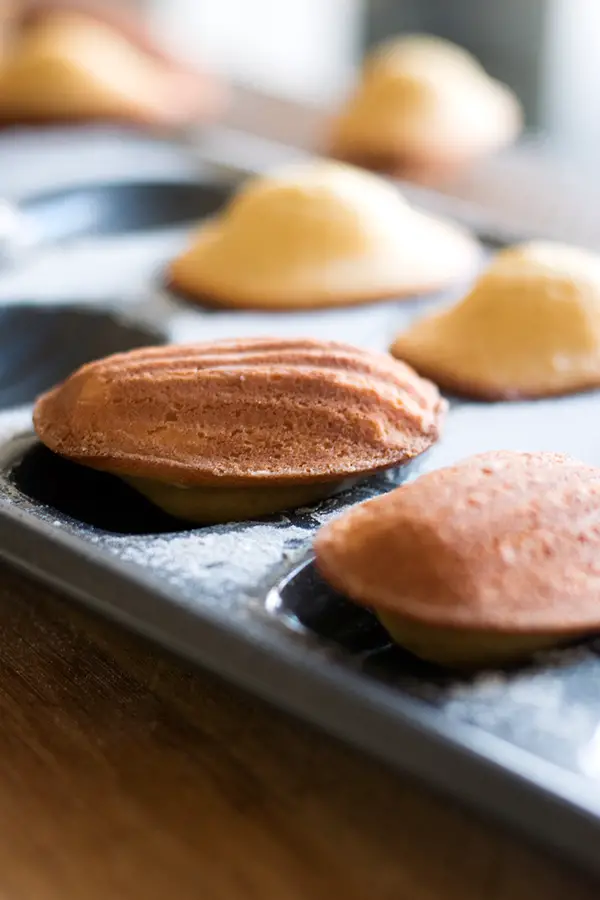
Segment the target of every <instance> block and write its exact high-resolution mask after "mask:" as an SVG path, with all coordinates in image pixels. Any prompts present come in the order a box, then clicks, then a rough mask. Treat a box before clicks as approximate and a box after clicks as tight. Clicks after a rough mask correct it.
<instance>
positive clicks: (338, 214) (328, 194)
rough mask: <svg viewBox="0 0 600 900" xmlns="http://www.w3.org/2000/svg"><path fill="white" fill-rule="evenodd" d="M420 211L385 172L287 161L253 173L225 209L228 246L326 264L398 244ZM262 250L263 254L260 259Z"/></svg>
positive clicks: (272, 261) (284, 263)
mask: <svg viewBox="0 0 600 900" xmlns="http://www.w3.org/2000/svg"><path fill="white" fill-rule="evenodd" d="M412 217H413V213H412V210H411V208H410V207H409V206H408V204H407V203H406V202H405V201H404V199H403V197H402V196H401V194H400V192H399V191H398V190H397V189H396V188H395V187H394V186H393V185H392V184H389V183H387V182H385V181H384V180H383V179H381V178H378V177H376V176H375V175H371V174H369V173H367V172H362V171H361V170H360V169H355V168H354V167H352V166H347V165H343V164H341V163H328V162H323V163H318V164H314V163H308V164H306V165H294V166H289V167H286V168H284V169H282V170H280V171H279V172H275V173H273V174H271V175H269V176H267V177H262V178H256V179H253V180H252V181H251V182H249V183H248V185H247V186H246V187H245V188H243V189H242V190H241V191H240V193H239V194H238V195H237V197H236V198H235V199H234V200H233V202H232V203H231V205H230V207H229V209H228V210H226V212H225V213H224V215H223V217H222V221H221V226H222V236H223V244H222V252H223V253H224V254H226V255H228V256H230V254H232V253H233V254H234V257H235V258H238V256H243V259H244V265H246V266H248V265H249V264H250V261H251V260H253V259H254V260H255V261H256V264H260V260H261V259H262V258H266V259H267V260H268V261H269V265H270V266H274V267H277V266H281V267H289V266H290V264H293V263H296V264H298V265H305V264H309V265H315V264H316V265H322V264H327V263H332V262H335V260H336V259H338V258H345V257H348V256H350V257H356V256H360V255H362V254H364V253H365V252H368V251H370V250H371V249H372V248H374V249H375V250H376V251H377V252H379V251H380V250H381V242H382V241H383V242H384V246H388V245H389V244H390V241H391V239H393V240H394V243H395V244H397V241H398V229H400V230H405V229H406V228H409V227H410V220H411V219H412ZM257 254H258V259H257Z"/></svg>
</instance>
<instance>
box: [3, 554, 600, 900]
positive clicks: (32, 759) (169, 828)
mask: <svg viewBox="0 0 600 900" xmlns="http://www.w3.org/2000/svg"><path fill="white" fill-rule="evenodd" d="M0 584H1V587H0V641H1V652H0V668H1V675H0V723H1V729H0V760H1V764H0V897H1V898H2V900H130V898H131V900H134V898H135V900H138V898H139V900H142V898H143V900H155V898H167V897H168V898H171V897H173V898H177V900H188V898H189V900H197V898H202V900H238V898H239V900H254V898H256V900H300V898H302V900H308V898H310V900H321V898H323V900H337V898H338V897H340V898H344V900H365V898H369V900H381V898H386V900H387V898H389V900H392V898H393V900H405V898H406V900H475V898H477V900H531V898H537V897H539V898H540V900H562V898H567V897H568V898H569V900H588V898H589V900H592V898H596V897H597V896H598V892H597V889H596V888H594V887H593V886H591V885H590V884H587V883H586V882H585V880H584V879H583V878H582V877H580V876H579V875H578V874H576V873H574V872H573V871H571V870H569V869H567V868H566V867H564V866H562V865H559V864H558V863H555V862H553V861H551V860H550V858H547V857H545V856H544V855H542V854H541V853H539V852H538V851H534V850H533V849H532V848H530V847H529V846H527V845H525V844H524V843H523V842H522V841H521V840H520V839H518V838H516V837H512V836H510V835H507V834H506V833H504V832H503V831H501V830H499V829H496V828H495V827H493V826H491V825H489V824H488V823H482V822H481V821H479V820H477V819H476V818H475V817H472V816H471V815H470V814H468V813H465V812H463V811H462V810H460V809H458V808H457V807H455V806H454V805H451V804H450V803H448V802H446V801H445V800H441V799H439V798H437V797H434V796H433V795H431V794H430V793H429V792H428V791H427V790H426V789H425V788H424V787H422V786H420V785H417V784H415V783H413V782H411V781H409V780H408V779H406V778H401V777H399V776H398V775H396V774H395V773H393V772H391V771H388V770H386V769H384V768H382V767H381V766H379V765H377V764H376V763H374V762H373V761H371V760H370V759H368V758H366V757H363V756H362V755H360V754H358V753H355V752H353V751H350V750H348V749H346V748H344V747H343V746H341V745H339V744H338V743H336V742H334V741H333V740H330V739H329V738H327V737H325V736H323V735H321V734H320V733H316V732H315V731H313V730H311V729H309V728H308V727H307V726H305V725H303V724H302V723H299V722H296V721H293V720H291V719H290V718H288V717H286V716H284V715H282V714H281V713H279V712H277V711H275V710H273V709H271V708H269V707H267V706H265V705H264V704H262V703H261V702H259V701H257V700H255V699H253V698H252V697H249V696H246V695H244V694H243V693H241V692H240V691H237V690H233V689H232V688H230V687H228V686H226V685H225V684H223V683H222V682H220V681H218V680H217V679H216V678H214V677H212V676H211V675H209V674H207V673H205V672H202V671H191V670H190V669H189V668H187V667H185V666H184V665H182V664H180V663H179V662H178V661H177V660H174V659H172V658H170V657H168V656H166V655H165V654H163V653H162V652H161V651H159V650H156V649H154V648H153V647H152V646H151V645H149V644H147V643H146V642H144V641H142V640H139V639H137V638H135V637H132V636H130V635H128V634H126V633H125V632H123V631H121V630H120V629H117V628H116V627H114V626H112V625H110V624H108V623H104V622H102V621H100V620H98V619H96V618H95V617H93V616H91V615H90V614H88V613H86V612H84V611H82V610H80V609H78V608H77V607H75V606H73V605H71V604H70V603H69V602H68V601H66V600H63V599H62V598H59V597H57V596H55V595H52V594H51V593H50V592H49V591H48V590H46V589H45V588H42V587H39V586H37V585H36V584H34V583H32V582H30V581H28V580H26V579H25V578H23V577H22V576H20V575H17V574H16V573H14V572H12V571H11V570H9V569H6V568H0Z"/></svg>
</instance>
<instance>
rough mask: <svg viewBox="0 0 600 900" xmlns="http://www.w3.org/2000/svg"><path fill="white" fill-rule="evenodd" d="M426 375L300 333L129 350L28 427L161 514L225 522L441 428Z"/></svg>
mask: <svg viewBox="0 0 600 900" xmlns="http://www.w3.org/2000/svg"><path fill="white" fill-rule="evenodd" d="M445 408H446V404H445V402H444V401H443V400H442V399H441V398H440V396H439V393H438V391H437V389H436V388H435V386H434V385H432V384H430V383H429V382H427V381H424V380H423V379H420V378H419V377H418V376H417V375H416V374H415V373H414V372H413V371H412V370H411V369H410V368H409V367H408V366H405V365H404V364H403V363H399V362H396V361H395V360H394V359H392V357H390V356H388V355H386V354H377V353H371V352H368V351H365V350H360V349H358V348H355V347H351V346H347V345H345V344H337V343H334V342H329V341H315V340H310V339H306V340H304V339H296V340H277V339H270V338H265V339H251V340H240V341H217V342H214V343H207V344H196V345H191V346H175V345H173V346H166V347H159V348H148V349H142V350H133V351H131V352H130V353H124V354H118V355H116V356H110V357H108V358H106V359H104V360H99V361H98V362H94V363H91V364H89V365H86V366H83V367H82V368H81V369H79V370H78V371H77V372H75V373H74V374H73V375H72V376H71V377H70V378H69V379H67V381H66V382H64V383H63V384H61V385H59V386H58V387H56V388H54V390H52V391H50V392H49V393H47V394H44V395H43V396H42V397H40V399H39V400H38V401H37V403H36V406H35V410H34V424H35V429H36V431H37V434H38V436H39V437H40V439H41V440H42V441H43V443H44V444H46V446H47V447H49V448H50V449H51V450H53V451H54V452H55V453H58V454H60V455H61V456H64V457H66V458H68V459H71V460H73V461H75V462H78V463H81V464H84V465H88V466H92V467H94V468H98V469H104V470H106V471H108V472H113V473H115V474H117V475H120V476H122V477H123V478H125V479H126V480H127V481H128V482H129V483H131V484H133V485H134V486H135V487H137V488H138V489H139V490H140V491H142V492H143V493H144V494H145V495H146V496H148V497H149V498H150V499H151V500H152V501H153V502H155V503H156V504H157V505H159V506H161V507H162V508H164V509H166V510H167V511H168V512H171V513H173V514H174V515H178V516H180V517H181V518H186V519H190V520H192V521H198V522H205V521H227V520H231V519H236V518H247V517H249V516H251V515H259V514H263V513H266V512H272V511H274V510H276V509H281V508H287V507H290V506H292V507H293V506H298V505H301V504H302V503H303V502H309V501H312V500H314V499H316V498H318V497H321V496H324V495H327V494H330V493H332V491H335V490H337V489H339V487H340V486H342V485H344V484H345V483H346V482H347V481H348V480H349V479H356V478H359V477H364V476H366V475H368V474H370V473H371V472H375V471H377V470H379V469H385V468H388V467H390V466H398V465H402V464H403V463H406V462H408V461H409V460H411V459H413V458H414V457H416V456H418V455H419V454H420V453H423V452H424V451H425V450H427V449H428V447H430V446H431V444H433V443H434V442H435V441H436V440H437V438H438V435H439V431H440V427H441V423H442V421H443V417H444V413H445Z"/></svg>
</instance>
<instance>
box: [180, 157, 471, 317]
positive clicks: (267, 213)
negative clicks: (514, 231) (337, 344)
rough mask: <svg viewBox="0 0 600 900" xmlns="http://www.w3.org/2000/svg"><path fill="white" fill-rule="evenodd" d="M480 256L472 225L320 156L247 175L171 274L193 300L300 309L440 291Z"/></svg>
mask: <svg viewBox="0 0 600 900" xmlns="http://www.w3.org/2000/svg"><path fill="white" fill-rule="evenodd" d="M478 257H479V248H478V246H477V244H476V243H475V241H474V240H473V239H472V238H471V237H470V236H469V235H468V234H467V233H466V232H465V231H463V230H462V229H461V228H459V227H458V226H455V225H451V224H449V223H447V222H443V221H441V220H438V219H436V218H433V217H432V216H428V215H425V214H424V213H421V212H418V211H417V210H415V209H413V208H412V207H411V206H409V205H408V203H407V202H406V201H405V200H404V199H403V197H402V196H401V194H400V193H399V192H398V191H397V190H396V188H395V187H394V186H393V185H391V184H389V183H387V182H385V181H384V180H383V179H380V178H378V177H377V176H374V175H370V174H368V173H366V172H363V171H361V170H359V169H355V168H354V167H352V166H346V165H342V164H337V163H331V162H314V163H306V164H301V165H293V166H288V167H285V168H283V169H281V170H279V171H276V172H274V173H272V174H270V175H267V176H264V177H257V178H254V179H251V180H249V181H248V182H247V183H246V184H245V185H244V186H243V187H242V189H241V190H240V192H239V193H238V194H237V196H236V197H234V199H233V200H232V201H231V203H230V204H229V206H228V207H227V208H226V209H225V210H224V211H223V212H222V213H221V215H219V216H218V217H217V218H215V219H213V220H212V221H210V222H208V223H207V224H205V225H202V226H201V228H200V229H199V231H198V232H197V233H196V234H195V235H194V237H193V239H192V242H191V244H190V246H189V248H188V249H187V250H186V251H185V252H184V253H183V254H182V255H180V256H179V257H178V258H177V259H175V260H173V262H172V263H171V265H170V267H169V272H168V278H169V282H170V285H171V286H172V287H173V289H175V290H176V291H178V292H180V293H182V294H184V295H186V296H187V297H188V298H189V299H191V300H194V299H197V300H199V301H201V302H208V303H213V304H217V305H220V306H231V307H248V308H264V309H273V310H276V309H282V310H285V309H302V308H311V307H327V306H344V305H348V304H353V303H365V302H369V301H373V300H381V299H387V298H397V297H405V296H410V295H414V294H420V293H424V292H427V291H433V290H437V289H439V288H443V287H447V286H448V285H450V284H452V283H453V282H455V281H458V280H460V279H463V278H465V277H467V276H468V275H469V274H470V273H472V272H473V271H474V269H475V267H476V264H477V261H478Z"/></svg>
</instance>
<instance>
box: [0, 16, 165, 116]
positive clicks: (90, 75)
mask: <svg viewBox="0 0 600 900" xmlns="http://www.w3.org/2000/svg"><path fill="white" fill-rule="evenodd" d="M166 102H167V96H166V93H165V88H164V84H163V79H162V70H161V68H160V66H159V65H158V63H157V62H156V61H155V60H153V59H151V58H150V57H149V56H148V55H147V54H145V53H144V52H143V51H141V50H140V49H138V48H137V47H135V46H133V44H131V43H130V42H129V41H128V40H127V39H126V38H125V37H123V36H122V35H121V34H119V33H118V32H117V31H116V30H114V29H113V28H111V27H110V26H108V25H105V24H103V23H102V22H100V21H98V20H96V19H92V18H89V17H86V16H83V15H77V13H58V12H57V13H54V14H53V15H51V16H48V17H44V18H43V19H42V20H40V21H39V22H35V23H34V24H32V25H31V26H30V27H29V28H28V29H27V31H26V32H25V34H24V36H23V37H22V38H21V40H20V41H19V42H18V43H17V44H16V45H15V47H14V49H13V51H12V53H11V54H10V56H9V58H8V59H7V61H6V63H5V64H4V66H3V68H2V71H1V72H0V117H4V118H6V117H9V116H12V117H15V118H19V117H22V118H25V119H26V118H28V117H31V118H33V119H35V118H52V117H58V118H80V117H84V116H85V117H90V118H95V117H99V118H104V117H107V118H108V117H124V118H132V119H134V120H138V119H140V120H144V121H145V120H147V119H152V118H155V117H157V116H158V115H159V114H160V115H162V114H163V113H162V111H163V108H164V106H165V104H166Z"/></svg>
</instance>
